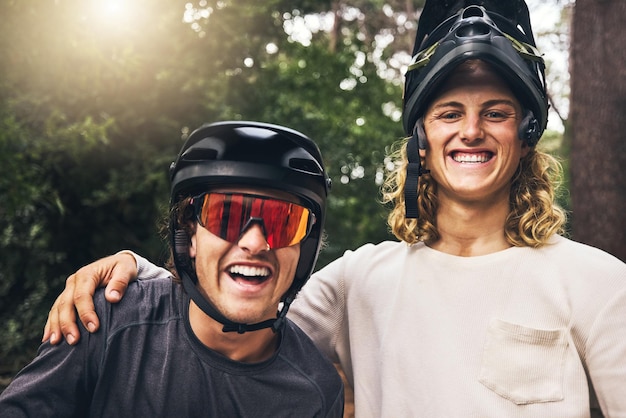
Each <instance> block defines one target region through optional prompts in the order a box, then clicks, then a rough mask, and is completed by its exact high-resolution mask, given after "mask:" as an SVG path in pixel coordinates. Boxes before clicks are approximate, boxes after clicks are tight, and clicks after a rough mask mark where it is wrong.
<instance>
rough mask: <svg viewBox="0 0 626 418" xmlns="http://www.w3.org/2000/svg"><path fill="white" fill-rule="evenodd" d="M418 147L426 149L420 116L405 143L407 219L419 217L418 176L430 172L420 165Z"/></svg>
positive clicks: (405, 207) (405, 206)
mask: <svg viewBox="0 0 626 418" xmlns="http://www.w3.org/2000/svg"><path fill="white" fill-rule="evenodd" d="M419 149H426V134H425V133H424V125H423V119H422V118H420V119H419V120H418V121H417V123H416V124H415V128H414V129H413V135H412V136H411V138H410V139H409V141H408V142H407V145H406V154H407V166H406V180H405V183H404V210H405V217H406V218H407V219H417V218H419V210H418V208H417V198H418V196H417V188H418V186H419V178H420V176H422V175H424V174H427V173H430V170H427V169H425V168H424V167H422V164H421V161H420V155H419Z"/></svg>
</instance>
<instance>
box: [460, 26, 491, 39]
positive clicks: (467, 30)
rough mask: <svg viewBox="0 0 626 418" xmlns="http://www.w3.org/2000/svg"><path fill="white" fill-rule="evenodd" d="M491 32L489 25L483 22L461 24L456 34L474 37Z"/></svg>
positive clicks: (462, 36) (463, 36) (461, 36)
mask: <svg viewBox="0 0 626 418" xmlns="http://www.w3.org/2000/svg"><path fill="white" fill-rule="evenodd" d="M489 32H490V30H489V26H487V25H485V24H483V23H474V24H473V25H466V26H461V27H460V28H459V29H458V30H457V31H456V36H457V37H459V38H473V37H477V36H484V35H488V34H489Z"/></svg>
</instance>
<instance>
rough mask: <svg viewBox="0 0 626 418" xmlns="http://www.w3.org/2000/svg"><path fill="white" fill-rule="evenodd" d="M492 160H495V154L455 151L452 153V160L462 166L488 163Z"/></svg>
mask: <svg viewBox="0 0 626 418" xmlns="http://www.w3.org/2000/svg"><path fill="white" fill-rule="evenodd" d="M491 158H493V153H491V152H478V153H468V152H459V151H455V152H453V153H452V159H453V160H454V161H456V162H457V163H462V164H478V163H486V162H487V161H489V160H491Z"/></svg>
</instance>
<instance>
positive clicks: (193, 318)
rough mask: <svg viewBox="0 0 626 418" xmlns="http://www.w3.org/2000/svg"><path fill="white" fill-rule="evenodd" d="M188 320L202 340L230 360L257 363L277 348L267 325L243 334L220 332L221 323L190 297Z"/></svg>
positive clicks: (268, 356)
mask: <svg viewBox="0 0 626 418" xmlns="http://www.w3.org/2000/svg"><path fill="white" fill-rule="evenodd" d="M189 323H190V324H191V329H192V330H193V333H194V334H195V336H196V337H197V338H198V339H199V340H200V341H201V342H202V344H204V345H205V346H207V347H208V348H210V349H211V350H213V351H217V352H218V353H220V354H222V355H224V356H226V357H228V358H229V359H231V360H234V361H239V362H243V363H258V362H260V361H263V360H267V359H269V358H270V357H271V356H272V355H273V354H274V353H275V352H276V349H277V348H278V341H279V334H278V333H274V332H273V331H272V330H271V329H270V328H264V329H260V330H258V331H251V332H245V333H243V334H238V333H236V332H223V331H222V327H223V325H222V324H221V323H219V322H217V321H216V320H214V319H213V318H211V317H210V316H208V315H207V314H205V313H204V312H203V311H202V310H201V309H200V308H199V307H198V306H197V305H196V304H195V303H194V302H193V300H192V301H190V303H189Z"/></svg>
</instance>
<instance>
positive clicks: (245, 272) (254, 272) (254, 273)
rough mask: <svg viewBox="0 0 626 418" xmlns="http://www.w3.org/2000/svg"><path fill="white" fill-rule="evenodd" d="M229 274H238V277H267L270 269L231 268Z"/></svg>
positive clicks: (239, 266) (251, 267) (240, 266)
mask: <svg viewBox="0 0 626 418" xmlns="http://www.w3.org/2000/svg"><path fill="white" fill-rule="evenodd" d="M228 271H229V272H230V273H231V274H239V275H240V276H246V277H259V276H269V274H270V269H268V268H267V267H253V266H242V265H237V266H232V267H231V268H230V269H229V270H228Z"/></svg>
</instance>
